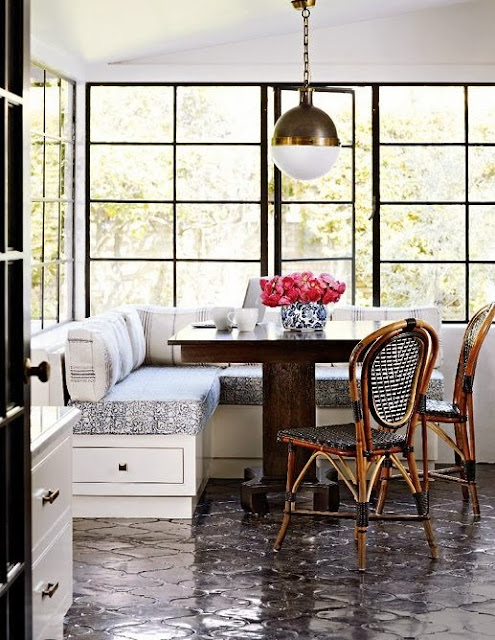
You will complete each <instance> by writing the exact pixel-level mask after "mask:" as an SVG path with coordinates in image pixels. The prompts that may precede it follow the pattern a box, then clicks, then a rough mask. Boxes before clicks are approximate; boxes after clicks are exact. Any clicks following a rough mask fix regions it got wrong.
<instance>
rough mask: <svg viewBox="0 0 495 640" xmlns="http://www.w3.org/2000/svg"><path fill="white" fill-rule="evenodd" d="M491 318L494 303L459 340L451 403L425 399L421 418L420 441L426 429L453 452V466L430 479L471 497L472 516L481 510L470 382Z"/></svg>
mask: <svg viewBox="0 0 495 640" xmlns="http://www.w3.org/2000/svg"><path fill="white" fill-rule="evenodd" d="M494 316H495V303H493V302H492V303H490V304H487V305H485V306H484V307H482V308H481V309H479V311H477V312H476V313H475V314H474V316H473V317H472V318H471V320H470V321H469V323H468V325H467V327H466V330H465V332H464V337H463V339H462V345H461V352H460V355H459V361H458V364H457V373H456V377H455V383H454V397H453V400H452V402H443V401H438V400H431V399H429V398H427V399H426V411H425V413H424V414H423V415H422V416H421V421H422V431H423V441H426V435H427V432H426V428H427V427H428V428H429V429H431V431H433V432H434V433H436V434H437V436H438V437H439V438H441V439H442V440H443V441H444V442H446V443H447V444H448V445H449V446H451V447H452V449H453V450H454V466H452V467H448V468H444V469H437V470H435V471H430V472H429V476H430V478H436V479H438V480H445V481H446V482H454V483H456V484H460V485H461V488H462V494H463V498H464V500H465V501H468V500H469V498H470V497H471V504H472V508H473V513H474V515H475V516H479V515H480V506H479V501H478V491H477V488H476V447H475V435H474V413H473V381H474V374H475V371H476V364H477V362H478V356H479V354H480V351H481V347H482V345H483V342H484V340H485V338H486V336H487V334H488V331H489V330H490V327H491V324H492V321H493V318H494ZM441 424H442V425H450V433H448V432H447V431H446V428H448V427H445V428H442V427H441V426H440V425H441ZM452 426H453V431H454V433H453V434H452ZM453 474H456V475H453Z"/></svg>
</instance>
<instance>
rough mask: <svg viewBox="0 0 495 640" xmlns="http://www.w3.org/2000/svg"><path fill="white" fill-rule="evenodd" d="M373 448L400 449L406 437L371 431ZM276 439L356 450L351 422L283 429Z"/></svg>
mask: <svg viewBox="0 0 495 640" xmlns="http://www.w3.org/2000/svg"><path fill="white" fill-rule="evenodd" d="M371 434H372V438H373V448H375V449H392V448H396V447H398V448H400V449H401V448H402V447H404V446H405V444H406V437H405V435H404V434H402V433H397V432H395V433H394V432H393V431H380V430H379V429H372V430H371ZM278 439H279V440H282V439H289V440H290V439H295V440H299V441H301V440H302V441H304V442H308V443H311V444H315V445H322V446H324V447H327V448H328V449H336V450H338V451H355V450H356V426H355V424H354V423H353V422H349V423H347V424H335V425H325V426H322V427H310V428H308V427H306V428H302V427H301V428H295V429H284V430H283V431H279V432H278Z"/></svg>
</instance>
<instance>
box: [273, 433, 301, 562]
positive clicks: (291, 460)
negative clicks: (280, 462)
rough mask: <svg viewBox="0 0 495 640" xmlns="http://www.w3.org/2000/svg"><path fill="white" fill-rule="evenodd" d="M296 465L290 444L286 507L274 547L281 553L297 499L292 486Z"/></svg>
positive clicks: (294, 453)
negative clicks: (294, 502) (293, 505)
mask: <svg viewBox="0 0 495 640" xmlns="http://www.w3.org/2000/svg"><path fill="white" fill-rule="evenodd" d="M295 463H296V452H295V449H294V447H293V446H292V444H290V443H289V453H288V457H287V483H286V486H285V489H286V493H285V505H284V517H283V519H282V524H281V525H280V530H279V532H278V535H277V539H276V540H275V545H274V547H273V550H274V551H279V550H280V547H281V546H282V543H283V541H284V538H285V534H286V533H287V529H288V528H289V524H290V516H291V511H292V503H293V501H294V499H295V496H294V495H293V494H292V485H293V482H294V469H295Z"/></svg>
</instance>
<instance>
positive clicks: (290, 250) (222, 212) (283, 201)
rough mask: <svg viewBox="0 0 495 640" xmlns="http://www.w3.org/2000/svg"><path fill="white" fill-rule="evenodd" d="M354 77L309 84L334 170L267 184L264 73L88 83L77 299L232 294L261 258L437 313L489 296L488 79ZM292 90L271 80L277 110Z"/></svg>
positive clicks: (494, 209) (492, 226) (358, 295)
mask: <svg viewBox="0 0 495 640" xmlns="http://www.w3.org/2000/svg"><path fill="white" fill-rule="evenodd" d="M352 89H353V90H354V100H355V102H354V103H353V102H352V100H353V99H352V98H351V95H350V93H349V91H348V92H347V93H346V92H345V91H343V92H342V93H328V94H318V95H317V96H315V103H316V102H318V105H317V106H320V107H321V108H324V109H325V110H327V111H328V112H329V113H330V114H331V116H332V118H333V119H334V121H335V122H336V125H337V129H338V132H339V136H340V138H341V140H342V149H341V154H340V157H339V159H338V161H337V164H336V165H335V166H334V168H333V169H332V171H331V172H330V173H329V174H328V175H327V176H325V177H323V178H321V179H319V180H317V181H314V182H309V183H305V182H298V181H294V180H291V179H289V178H287V177H285V176H282V178H281V187H280V192H279V193H277V192H276V188H275V186H274V185H275V182H274V173H273V166H272V164H271V162H270V161H268V165H267V170H266V172H267V175H262V167H263V166H265V165H264V162H263V161H264V159H265V158H264V157H263V154H264V153H267V142H268V140H269V138H270V133H271V131H270V130H271V129H272V128H273V122H274V109H273V102H272V101H273V97H272V96H273V89H270V88H269V90H268V98H269V105H268V109H267V111H266V113H267V115H264V114H265V111H264V110H263V109H262V108H261V107H262V106H263V105H262V87H256V86H215V87H212V86H181V85H173V86H164V85H152V86H151V85H149V86H145V85H125V86H116V85H98V86H91V87H90V92H89V96H90V101H89V102H90V131H89V154H88V156H89V158H90V185H89V195H90V199H89V207H88V208H89V230H90V246H89V256H88V260H89V265H90V274H91V275H90V283H89V291H90V299H91V309H90V311H91V312H93V313H94V312H96V311H101V310H103V309H105V308H109V307H111V306H113V305H115V304H120V303H123V302H145V303H156V304H168V305H172V304H177V305H180V306H187V305H197V304H223V303H229V304H238V303H240V302H241V301H242V294H243V292H244V288H245V283H246V281H247V278H248V277H250V276H253V275H257V274H260V273H261V272H262V271H263V270H264V268H265V267H264V265H266V270H267V272H268V274H271V273H275V272H278V271H280V270H282V271H283V272H284V273H287V272H289V271H296V270H297V271H300V270H302V269H312V270H314V271H317V272H320V271H330V272H331V273H334V274H335V275H336V277H337V278H338V279H339V280H344V281H345V282H346V283H347V284H348V289H347V291H346V295H345V300H344V299H343V301H344V302H356V303H358V304H365V305H370V304H372V303H373V302H374V303H378V302H379V303H381V304H383V305H396V306H399V305H419V304H433V303H435V304H439V305H441V306H442V310H443V317H444V320H446V321H449V320H450V321H465V320H466V319H467V318H468V317H469V315H470V314H471V313H472V312H473V311H474V310H475V309H476V308H477V307H479V306H481V304H483V303H484V302H485V301H486V300H488V299H492V298H493V293H494V291H493V282H494V278H493V274H494V271H495V270H494V269H493V265H494V264H495V253H494V252H495V249H493V247H492V244H493V243H491V241H490V238H492V237H495V233H494V232H495V198H493V196H492V193H493V192H494V191H493V186H494V185H493V175H495V139H494V138H493V134H492V132H493V131H494V130H495V129H494V121H495V112H494V111H493V109H491V108H490V107H489V105H492V104H495V100H494V98H495V94H494V92H495V88H494V87H491V86H465V85H457V86H438V85H437V86H436V85H428V86H414V85H411V86H399V85H387V86H378V85H375V86H371V85H369V86H360V87H353V88H352ZM374 96H378V97H379V100H376V105H375V109H373V105H374V99H375V98H374ZM295 100H297V93H296V92H291V91H284V90H283V89H282V100H281V102H282V111H285V110H286V109H288V108H290V107H291V106H293V104H292V103H294V104H295V102H294V101H295ZM261 114H263V115H261ZM265 117H266V120H265V121H264V122H263V118H265ZM264 126H265V127H266V129H267V132H268V134H267V136H266V139H265V140H263V139H262V137H263V136H262V133H261V132H262V131H263V130H264ZM373 169H374V170H375V172H376V173H375V175H373ZM264 180H265V184H266V185H267V186H268V188H267V189H266V190H265V191H264V190H263V189H262V184H263V181H264ZM263 199H265V200H263ZM277 203H278V204H277ZM277 206H278V207H279V209H277ZM264 211H265V212H267V214H266V215H265V214H264V213H263V212H264ZM277 211H279V213H277ZM264 215H265V217H264ZM373 216H375V218H374V219H373ZM264 225H266V226H264ZM494 246H495V245H494ZM263 256H265V258H264V259H263ZM263 260H265V263H264V262H263ZM373 266H374V268H375V271H373Z"/></svg>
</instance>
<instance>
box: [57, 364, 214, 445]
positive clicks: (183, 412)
mask: <svg viewBox="0 0 495 640" xmlns="http://www.w3.org/2000/svg"><path fill="white" fill-rule="evenodd" d="M219 399H220V380H219V377H218V369H217V368H216V367H194V366H193V367H190V366H170V367H168V366H161V367H159V366H141V367H140V368H139V369H136V370H135V371H132V372H131V373H130V374H129V375H128V376H127V377H126V378H125V379H124V380H122V381H121V382H119V383H118V384H116V385H115V386H113V387H112V388H111V389H110V391H109V392H108V393H107V394H106V396H105V397H104V398H102V399H101V400H99V401H97V402H81V401H72V400H71V401H70V402H69V404H71V405H73V406H75V407H77V408H78V409H79V410H80V411H81V418H80V420H79V422H78V424H77V425H76V426H75V427H74V433H79V434H128V435H145V434H146V435H165V434H173V433H174V434H179V433H180V434H186V435H193V436H194V435H197V434H198V433H200V432H201V431H202V430H203V428H204V427H205V425H206V423H207V422H208V420H209V419H210V417H211V415H212V414H213V412H214V411H215V409H216V408H217V405H218V402H219Z"/></svg>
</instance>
